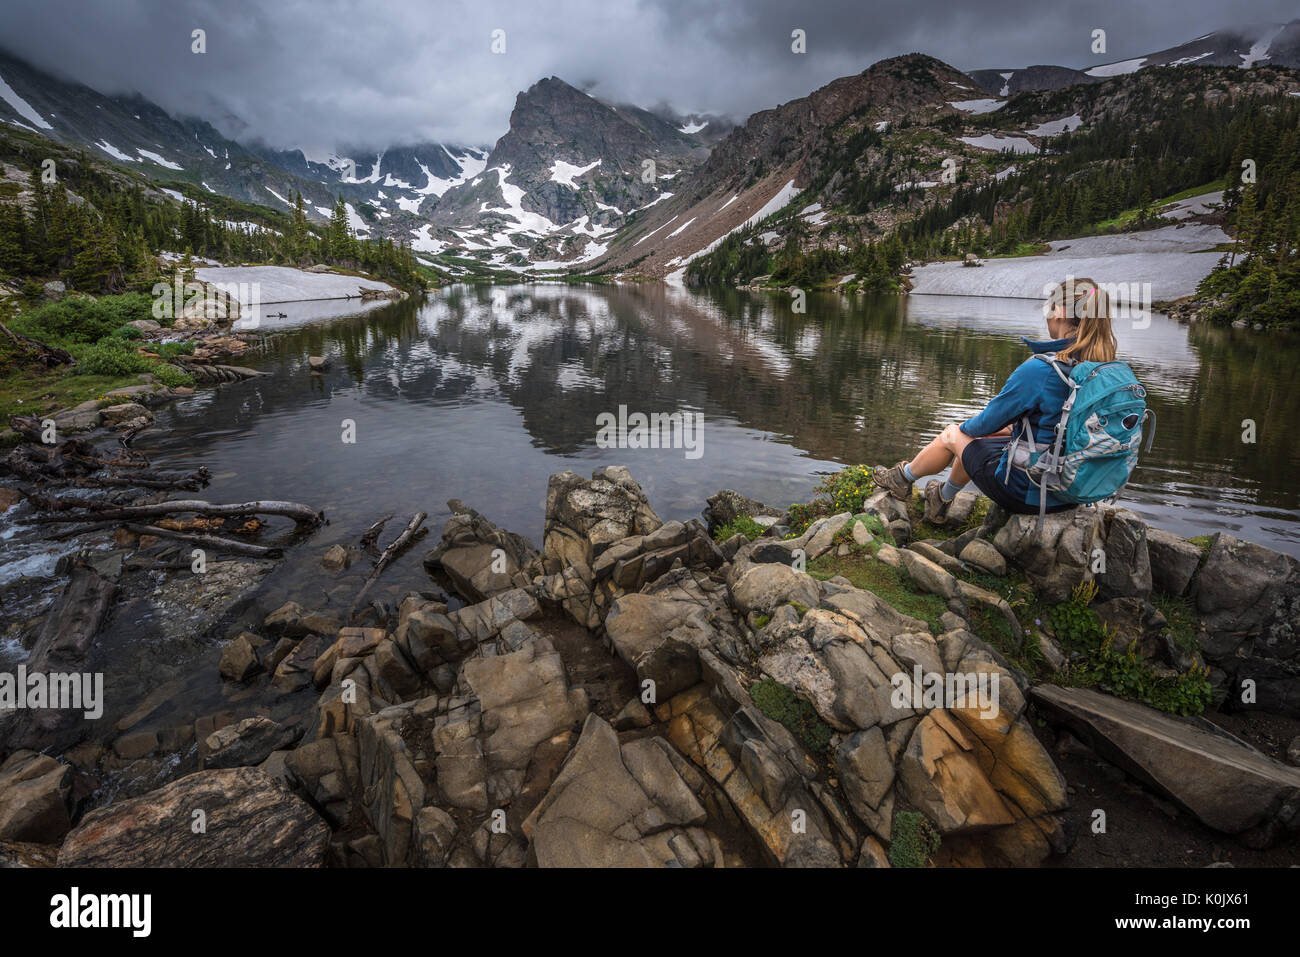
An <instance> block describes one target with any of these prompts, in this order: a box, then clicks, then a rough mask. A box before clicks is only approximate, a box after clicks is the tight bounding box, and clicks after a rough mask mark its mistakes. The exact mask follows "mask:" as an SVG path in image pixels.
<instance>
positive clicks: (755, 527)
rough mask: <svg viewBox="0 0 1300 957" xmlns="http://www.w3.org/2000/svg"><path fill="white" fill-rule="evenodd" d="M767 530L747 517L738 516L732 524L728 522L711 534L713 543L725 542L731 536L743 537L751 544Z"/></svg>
mask: <svg viewBox="0 0 1300 957" xmlns="http://www.w3.org/2000/svg"><path fill="white" fill-rule="evenodd" d="M765 531H767V529H765V528H764V527H763V526H762V525H760V524H758V522H756V521H754V520H753V519H752V518H750V517H749V516H748V515H741V516H739V517H738V518H737V519H736V520H735V521H734V522H728V523H727V524H726V525H719V526H718V527H717V528H716V529H714V532H713V540H714V541H715V542H725V541H726V540H727V539H729V538H731V537H732V536H733V535H744V536H745V537H746V538H747V539H749V540H750V541H751V542H752V541H753V540H754V539H756V538H758V537H759V536H760V535H762V534H763V533H764V532H765Z"/></svg>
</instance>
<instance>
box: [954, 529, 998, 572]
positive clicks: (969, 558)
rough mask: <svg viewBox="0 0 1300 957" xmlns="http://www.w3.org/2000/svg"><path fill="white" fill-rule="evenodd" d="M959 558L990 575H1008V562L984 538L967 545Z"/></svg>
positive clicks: (975, 539) (976, 539)
mask: <svg viewBox="0 0 1300 957" xmlns="http://www.w3.org/2000/svg"><path fill="white" fill-rule="evenodd" d="M958 557H959V558H960V559H961V560H962V561H964V562H966V563H967V564H968V565H973V566H974V567H976V568H978V569H979V570H980V571H982V572H987V573H988V574H990V575H1005V574H1006V573H1007V560H1006V559H1005V558H1003V557H1002V553H1001V552H999V551H998V550H997V549H996V548H994V547H993V544H992V543H991V542H987V541H985V540H984V539H982V538H974V539H971V540H970V541H969V542H967V543H966V547H965V548H963V549H962V550H961V552H960V553H959V555H958Z"/></svg>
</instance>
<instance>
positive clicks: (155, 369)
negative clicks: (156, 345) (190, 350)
mask: <svg viewBox="0 0 1300 957" xmlns="http://www.w3.org/2000/svg"><path fill="white" fill-rule="evenodd" d="M149 371H150V372H151V373H153V376H154V378H155V379H157V380H158V381H159V382H161V383H162V384H163V385H165V386H167V387H168V388H171V389H176V388H179V387H182V386H192V385H194V376H192V375H190V374H189V373H188V372H186V371H185V370H184V369H182V368H181V367H180V366H174V365H172V364H171V363H170V362H158V363H155V364H154V365H152V366H150V367H149Z"/></svg>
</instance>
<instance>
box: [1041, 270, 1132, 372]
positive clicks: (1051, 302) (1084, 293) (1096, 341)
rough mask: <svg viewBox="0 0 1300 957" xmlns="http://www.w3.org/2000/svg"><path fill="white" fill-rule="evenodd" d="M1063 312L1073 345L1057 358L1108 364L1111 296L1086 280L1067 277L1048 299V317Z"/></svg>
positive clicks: (1111, 356) (1112, 349) (1112, 343)
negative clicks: (1062, 310)
mask: <svg viewBox="0 0 1300 957" xmlns="http://www.w3.org/2000/svg"><path fill="white" fill-rule="evenodd" d="M1061 308H1063V309H1064V310H1065V321H1066V322H1068V323H1069V324H1070V326H1071V333H1072V335H1073V337H1074V342H1072V343H1070V345H1068V346H1066V347H1065V348H1064V349H1062V350H1061V351H1060V352H1058V353H1057V354H1056V357H1057V358H1058V359H1062V360H1065V361H1069V362H1110V361H1111V360H1112V359H1114V358H1115V347H1116V343H1115V333H1114V332H1112V331H1111V328H1110V294H1109V293H1107V292H1106V290H1105V289H1102V288H1101V286H1099V285H1097V283H1096V281H1095V280H1092V279H1088V278H1086V277H1079V278H1076V277H1074V276H1070V277H1067V278H1066V280H1065V281H1064V282H1060V283H1057V284H1056V286H1055V287H1054V288H1053V289H1052V291H1051V292H1050V293H1048V295H1047V313H1048V315H1051V314H1052V313H1053V312H1055V311H1056V310H1057V309H1061Z"/></svg>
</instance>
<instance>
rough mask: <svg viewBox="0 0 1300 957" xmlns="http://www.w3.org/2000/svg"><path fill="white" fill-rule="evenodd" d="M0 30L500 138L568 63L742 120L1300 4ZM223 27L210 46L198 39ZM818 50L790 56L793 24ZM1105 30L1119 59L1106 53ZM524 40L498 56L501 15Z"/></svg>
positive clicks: (643, 97)
mask: <svg viewBox="0 0 1300 957" xmlns="http://www.w3.org/2000/svg"><path fill="white" fill-rule="evenodd" d="M3 8H4V9H3V12H2V14H0V20H2V22H3V33H0V44H3V45H4V46H6V47H8V48H9V49H10V50H11V51H13V52H15V53H17V54H19V55H20V56H23V57H26V58H27V59H29V60H32V61H33V62H35V63H36V64H37V65H38V66H40V67H43V68H45V69H47V70H52V71H54V72H57V73H60V74H62V75H64V76H70V77H71V78H73V79H76V80H79V81H81V82H83V83H86V84H87V85H89V86H92V87H95V88H96V89H100V90H103V91H104V92H121V91H130V90H135V91H138V92H140V93H142V94H144V95H145V96H146V97H148V98H150V99H152V100H154V101H156V102H157V103H159V104H160V105H162V106H163V107H164V108H166V109H167V110H169V111H171V112H172V113H188V114H196V115H199V116H202V117H204V118H206V119H209V120H211V121H212V122H213V123H214V124H216V125H217V126H218V127H219V128H221V130H222V131H223V132H224V133H226V134H228V135H232V136H240V137H241V138H245V139H254V138H261V139H263V140H265V141H266V142H268V143H270V144H271V145H273V146H278V147H297V146H305V147H308V148H310V149H313V150H319V149H325V148H333V147H344V146H360V145H374V146H382V145H388V144H399V143H413V142H419V141H424V140H438V141H444V142H452V143H465V144H482V145H490V144H491V143H493V142H495V140H496V139H497V137H499V136H500V135H501V134H502V133H504V132H505V130H506V128H507V125H508V122H509V118H510V110H511V108H512V106H513V105H514V100H515V95H516V94H517V93H518V92H519V91H520V90H522V89H525V88H527V87H528V86H530V85H531V84H533V83H534V82H536V81H537V80H538V79H540V78H542V77H545V76H550V75H552V74H554V75H557V76H559V77H561V78H563V79H565V80H567V81H568V82H570V83H573V84H574V85H575V86H579V87H582V88H584V89H589V90H590V91H591V92H593V93H596V94H597V95H599V96H602V97H604V98H607V99H613V100H616V101H623V102H631V103H636V104H638V105H642V106H648V107H649V106H654V105H656V104H659V103H668V104H670V105H672V106H673V107H675V108H676V109H678V110H679V111H681V112H694V111H701V112H714V113H722V114H726V115H731V116H734V117H736V118H737V119H743V118H744V117H745V116H748V115H749V114H750V113H752V112H754V111H755V110H759V109H764V108H766V107H770V106H774V105H776V104H778V103H782V102H785V101H787V100H791V99H795V98H796V97H799V96H803V95H805V94H807V93H809V92H810V91H812V90H814V89H816V88H817V87H818V86H820V85H822V84H823V83H826V82H827V81H829V80H832V79H834V78H835V77H838V76H845V75H847V74H851V73H858V72H861V71H862V70H864V69H866V68H867V67H868V66H870V65H871V64H872V63H874V62H875V61H877V60H879V59H882V58H884V57H888V56H895V55H898V54H902V53H910V52H917V51H919V52H922V53H928V54H931V55H932V56H936V57H938V58H940V59H942V60H945V61H947V62H948V63H951V64H952V65H953V66H956V67H958V68H959V69H962V70H972V69H978V68H982V67H1015V66H1027V65H1030V64H1036V63H1054V64H1062V65H1065V66H1074V67H1086V66H1091V65H1094V64H1096V63H1101V62H1107V61H1110V60H1118V59H1124V58H1126V57H1129V56H1134V55H1137V54H1141V53H1146V52H1151V51H1154V50H1159V49H1162V48H1165V47H1170V46H1174V45H1177V44H1179V43H1182V42H1185V41H1187V40H1191V39H1193V38H1194V37H1196V36H1199V35H1201V34H1204V33H1209V32H1210V31H1212V30H1216V29H1219V28H1222V27H1226V26H1231V25H1233V24H1245V23H1257V22H1279V23H1280V22H1285V21H1287V20H1290V19H1293V18H1294V17H1295V16H1296V15H1297V7H1296V3H1295V0H1233V2H1231V3H1225V2H1223V0H1156V2H1151V0H1144V2H1142V3H1140V4H1139V3H1135V2H1134V0H1097V2H1085V3H1061V2H1056V0H1001V2H985V0H965V2H960V0H945V2H938V0H907V2H905V3H904V2H899V0H892V2H888V3H882V2H878V0H797V2H789V0H371V2H368V3H361V2H352V0H111V2H104V0H100V2H92V0H80V2H78V0H22V2H20V0H3ZM197 28H201V29H203V30H205V31H206V34H207V36H206V40H207V52H206V53H205V54H203V55H196V54H193V53H191V43H192V41H191V33H192V31H193V30H195V29H197ZM796 28H798V29H802V30H804V31H806V34H807V53H806V54H804V55H796V54H794V53H792V52H791V51H790V44H791V40H790V34H791V31H792V30H794V29H796ZM1096 28H1103V29H1105V30H1106V31H1107V40H1108V49H1107V52H1106V54H1105V55H1103V56H1098V55H1094V54H1093V53H1092V52H1091V50H1090V44H1091V42H1092V41H1091V35H1092V31H1093V30H1094V29H1096ZM497 29H500V30H504V31H505V43H506V52H505V53H504V54H494V53H493V52H492V51H491V44H492V38H491V34H492V31H493V30H497Z"/></svg>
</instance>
